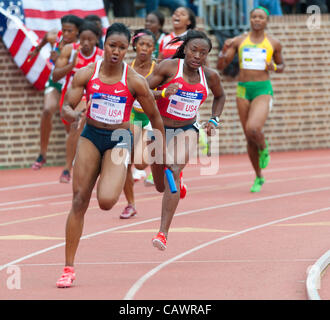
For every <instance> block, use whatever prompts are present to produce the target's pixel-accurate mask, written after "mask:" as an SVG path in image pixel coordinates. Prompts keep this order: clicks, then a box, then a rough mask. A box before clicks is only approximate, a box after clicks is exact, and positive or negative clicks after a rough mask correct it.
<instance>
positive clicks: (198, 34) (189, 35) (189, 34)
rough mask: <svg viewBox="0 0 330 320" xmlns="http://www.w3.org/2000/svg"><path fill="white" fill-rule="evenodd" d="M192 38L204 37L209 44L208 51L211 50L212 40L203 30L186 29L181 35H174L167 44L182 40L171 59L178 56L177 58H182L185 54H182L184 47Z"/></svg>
mask: <svg viewBox="0 0 330 320" xmlns="http://www.w3.org/2000/svg"><path fill="white" fill-rule="evenodd" d="M194 39H204V40H206V41H207V43H208V44H209V47H210V49H209V52H210V51H211V50H212V42H211V40H210V38H209V37H208V36H207V35H206V34H205V33H204V32H203V31H198V30H188V32H187V33H186V34H185V35H184V36H181V37H176V38H174V39H172V40H171V41H170V42H169V44H173V43H176V42H179V41H183V43H182V44H181V46H180V47H179V48H178V49H177V50H176V52H175V54H174V55H173V56H172V59H175V58H179V59H184V57H185V54H184V48H185V47H186V45H187V43H188V42H189V41H191V40H194Z"/></svg>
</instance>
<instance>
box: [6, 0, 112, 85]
mask: <svg viewBox="0 0 330 320" xmlns="http://www.w3.org/2000/svg"><path fill="white" fill-rule="evenodd" d="M81 8H83V9H81ZM66 14H75V15H77V16H79V17H85V16H87V15H89V14H96V15H98V16H99V17H100V18H101V19H102V23H103V27H104V28H107V27H108V26H109V22H108V18H107V17H106V14H105V10H104V4H103V0H93V1H91V0H0V36H1V37H2V40H3V42H4V44H5V46H6V47H7V49H8V50H9V52H10V54H11V55H12V56H13V58H14V61H15V63H16V64H17V66H18V67H19V68H20V69H21V70H22V71H23V73H24V74H25V76H26V77H27V79H28V80H29V82H31V83H32V84H33V85H34V86H35V87H36V88H37V89H38V90H42V89H44V87H45V84H46V82H47V80H48V77H49V75H50V72H51V65H50V63H49V61H48V58H49V54H50V49H51V48H50V46H45V47H44V48H43V49H42V50H41V51H40V54H39V55H38V56H37V57H35V58H34V59H32V60H30V61H29V56H28V53H29V52H30V51H31V50H32V49H33V48H34V47H35V46H36V45H37V44H38V42H39V41H40V40H41V38H42V37H43V36H44V35H45V33H46V32H48V31H50V30H52V29H57V30H60V29H61V17H62V16H64V15H66Z"/></svg>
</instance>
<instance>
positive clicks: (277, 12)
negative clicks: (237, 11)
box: [253, 0, 283, 16]
mask: <svg viewBox="0 0 330 320" xmlns="http://www.w3.org/2000/svg"><path fill="white" fill-rule="evenodd" d="M253 6H254V8H256V7H258V6H262V7H265V8H267V9H268V11H269V14H270V15H274V16H282V15H283V13H282V8H281V3H280V0H254V1H253Z"/></svg>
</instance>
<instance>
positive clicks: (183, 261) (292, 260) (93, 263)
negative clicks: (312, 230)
mask: <svg viewBox="0 0 330 320" xmlns="http://www.w3.org/2000/svg"><path fill="white" fill-rule="evenodd" d="M311 261H312V262H314V261H315V259H307V258H306V259H276V260H275V259H255V260H253V259H228V260H224V259H219V260H181V261H174V262H173V263H177V264H189V263H191V264H204V263H207V264H209V263H271V264H273V263H292V262H304V263H305V262H311ZM159 263H162V261H99V262H76V263H75V265H92V266H93V265H99V266H102V265H135V264H136V265H140V264H159ZM17 265H18V266H20V267H54V266H63V262H58V263H19V264H17Z"/></svg>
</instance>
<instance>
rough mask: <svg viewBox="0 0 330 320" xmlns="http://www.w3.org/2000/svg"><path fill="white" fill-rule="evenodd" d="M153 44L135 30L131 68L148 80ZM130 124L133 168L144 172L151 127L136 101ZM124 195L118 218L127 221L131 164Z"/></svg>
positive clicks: (131, 207) (130, 211) (131, 203)
mask: <svg viewBox="0 0 330 320" xmlns="http://www.w3.org/2000/svg"><path fill="white" fill-rule="evenodd" d="M155 43H156V38H155V36H154V34H153V33H152V32H151V31H149V30H146V29H139V30H136V31H135V34H134V35H133V38H132V45H133V50H134V51H136V57H135V59H134V60H133V62H132V65H131V67H132V68H133V69H134V70H135V71H136V72H137V73H139V74H140V75H142V76H143V77H144V78H148V77H149V76H150V75H151V73H152V71H153V70H154V67H155V65H156V63H155V61H153V60H152V54H153V51H154V49H155ZM131 124H132V128H131V130H132V132H133V138H134V157H133V158H134V159H133V162H134V166H135V168H137V169H138V170H144V169H145V168H146V167H147V166H148V163H147V162H146V161H145V160H144V157H143V151H144V150H145V148H146V143H147V139H146V134H147V132H148V131H149V130H152V127H151V124H150V121H149V118H148V117H147V115H146V114H145V113H144V111H143V109H142V108H141V105H140V103H139V102H138V101H137V100H135V101H134V103H133V109H132V113H131ZM135 168H134V169H135ZM151 178H152V175H151ZM149 179H150V175H149ZM124 194H125V197H126V199H127V206H126V207H125V209H124V211H123V212H122V213H121V214H120V218H121V219H129V218H130V217H132V216H134V215H136V213H137V211H136V208H135V201H134V200H135V199H134V177H133V174H132V165H131V164H129V165H128V169H127V176H126V182H125V186H124Z"/></svg>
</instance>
